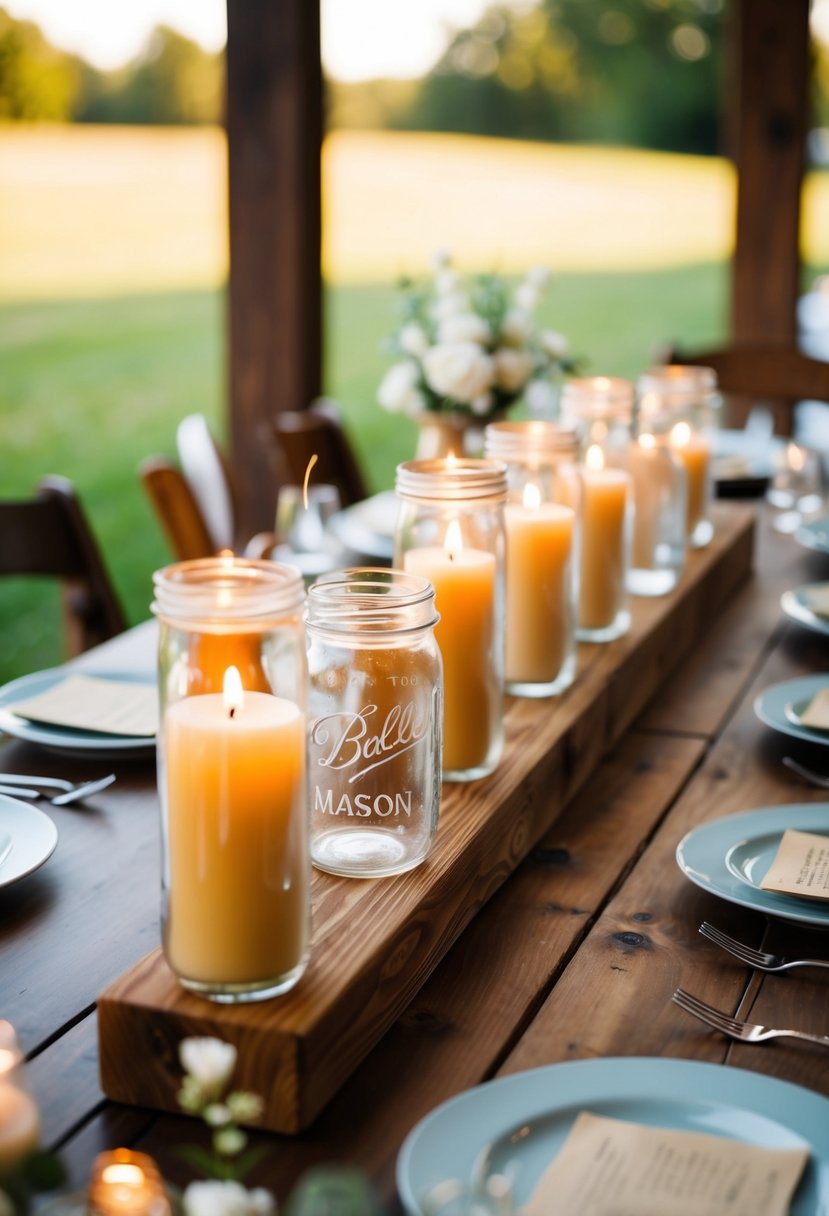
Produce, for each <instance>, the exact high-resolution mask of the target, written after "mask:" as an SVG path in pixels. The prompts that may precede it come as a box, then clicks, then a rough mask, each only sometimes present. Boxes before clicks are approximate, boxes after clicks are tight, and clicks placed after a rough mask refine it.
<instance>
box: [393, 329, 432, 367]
mask: <svg viewBox="0 0 829 1216" xmlns="http://www.w3.org/2000/svg"><path fill="white" fill-rule="evenodd" d="M399 341H400V348H401V350H404V351H405V352H406V354H407V355H414V357H415V358H416V359H420V358H422V357H423V355H425V354H426V351H427V350H428V349H429V337H428V334H427V333H426V330H425V329H424V328H423V326H422V325H418V323H417V321H409V322H408V323H407V324H406V325H404V326H403V328H402V329H401V331H400V335H399Z"/></svg>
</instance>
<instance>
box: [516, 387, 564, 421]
mask: <svg viewBox="0 0 829 1216" xmlns="http://www.w3.org/2000/svg"><path fill="white" fill-rule="evenodd" d="M558 397H559V393H558V389H557V388H555V387H554V385H552V384H550V382H549V381H548V380H531V381H530V382H529V384H528V385H527V387H526V388H525V389H524V402H525V404H526V406H527V409H528V410H529V411H530V413H531V414H537V415H538V416H539V417H540V418H552V417H553V416H554V415H555V412H556V409H557V407H558Z"/></svg>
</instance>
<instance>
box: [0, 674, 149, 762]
mask: <svg viewBox="0 0 829 1216" xmlns="http://www.w3.org/2000/svg"><path fill="white" fill-rule="evenodd" d="M73 673H74V669H73V668H70V667H53V668H50V669H49V670H48V671H36V672H34V673H33V674H32V675H29V676H21V677H20V679H18V680H12V681H11V683H10V684H6V685H4V687H3V688H0V731H5V732H6V734H7V735H13V736H14V737H15V738H16V739H25V740H26V742H27V743H37V744H39V746H41V747H45V748H48V749H49V751H53V752H59V753H61V754H65V753H77V752H83V754H84V755H85V756H91V757H94V756H100V757H101V758H108V759H117V758H118V757H119V756H120V757H129V756H142V755H151V754H152V753H153V751H154V750H155V739H154V738H150V739H148V738H147V736H146V735H140V736H139V735H108V734H103V733H102V732H100V731H93V730H73V729H72V728H70V727H68V726H52V725H50V724H48V723H45V722H30V721H29V720H28V718H21V717H18V715H17V714H16V713H14V706H15V703H16V702H18V701H23V700H27V699H28V698H29V697H34V696H37V695H38V694H39V693H43V692H47V691H48V690H49V689H50V688H53V687H54V686H55V684H58V683H59V682H60V681H61V680H64V679H66V678H67V676H69V675H71V674H73ZM86 674H88V675H90V676H95V678H96V679H101V680H126V681H129V682H130V683H131V684H152V683H154V677H153V676H149V675H144V674H142V673H139V672H135V671H128V672H123V671H89V672H88V673H86Z"/></svg>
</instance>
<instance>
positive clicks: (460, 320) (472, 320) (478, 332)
mask: <svg viewBox="0 0 829 1216" xmlns="http://www.w3.org/2000/svg"><path fill="white" fill-rule="evenodd" d="M438 338H439V340H440V341H441V342H477V343H478V345H479V346H486V344H487V342H489V341H490V339H491V338H492V331H491V330H490V328H489V326H488V325H487V323H486V321H485V320H484V319H483V317H479V316H478V314H477V313H475V312H461V313H457V314H456V315H455V316H452V317H446V318H445V320H443V321H441V323H440V325H439V326H438Z"/></svg>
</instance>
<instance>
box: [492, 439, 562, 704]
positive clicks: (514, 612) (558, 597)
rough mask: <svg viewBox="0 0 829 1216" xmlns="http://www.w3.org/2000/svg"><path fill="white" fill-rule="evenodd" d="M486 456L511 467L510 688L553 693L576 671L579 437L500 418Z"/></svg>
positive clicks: (520, 693)
mask: <svg viewBox="0 0 829 1216" xmlns="http://www.w3.org/2000/svg"><path fill="white" fill-rule="evenodd" d="M485 450H486V455H487V456H489V457H493V458H495V459H499V460H502V461H504V463H505V464H506V466H507V484H508V499H507V504H506V508H505V511H504V517H505V524H506V534H507V555H506V609H505V612H506V647H505V657H504V677H505V688H506V690H507V692H509V693H512V694H513V695H514V696H521V697H548V696H553V695H555V694H556V693H559V692H562V691H563V690H564V689H565V688H567V687H568V686H569V685H570V684H572V682H573V679H574V677H575V673H576V608H577V605H576V600H577V594H578V586H577V582H576V573H577V568H578V561H577V559H578V529H577V512H576V509H575V507H574V505H573V504H574V502H577V501H578V497H579V495H580V489H579V487H578V471H577V464H578V436H577V434H576V431H575V430H574V428H572V427H567V426H563V425H561V424H559V423H556V422H548V421H543V420H540V419H538V420H532V421H526V422H495V423H492V424H490V426H488V427H487V429H486V449H485Z"/></svg>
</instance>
